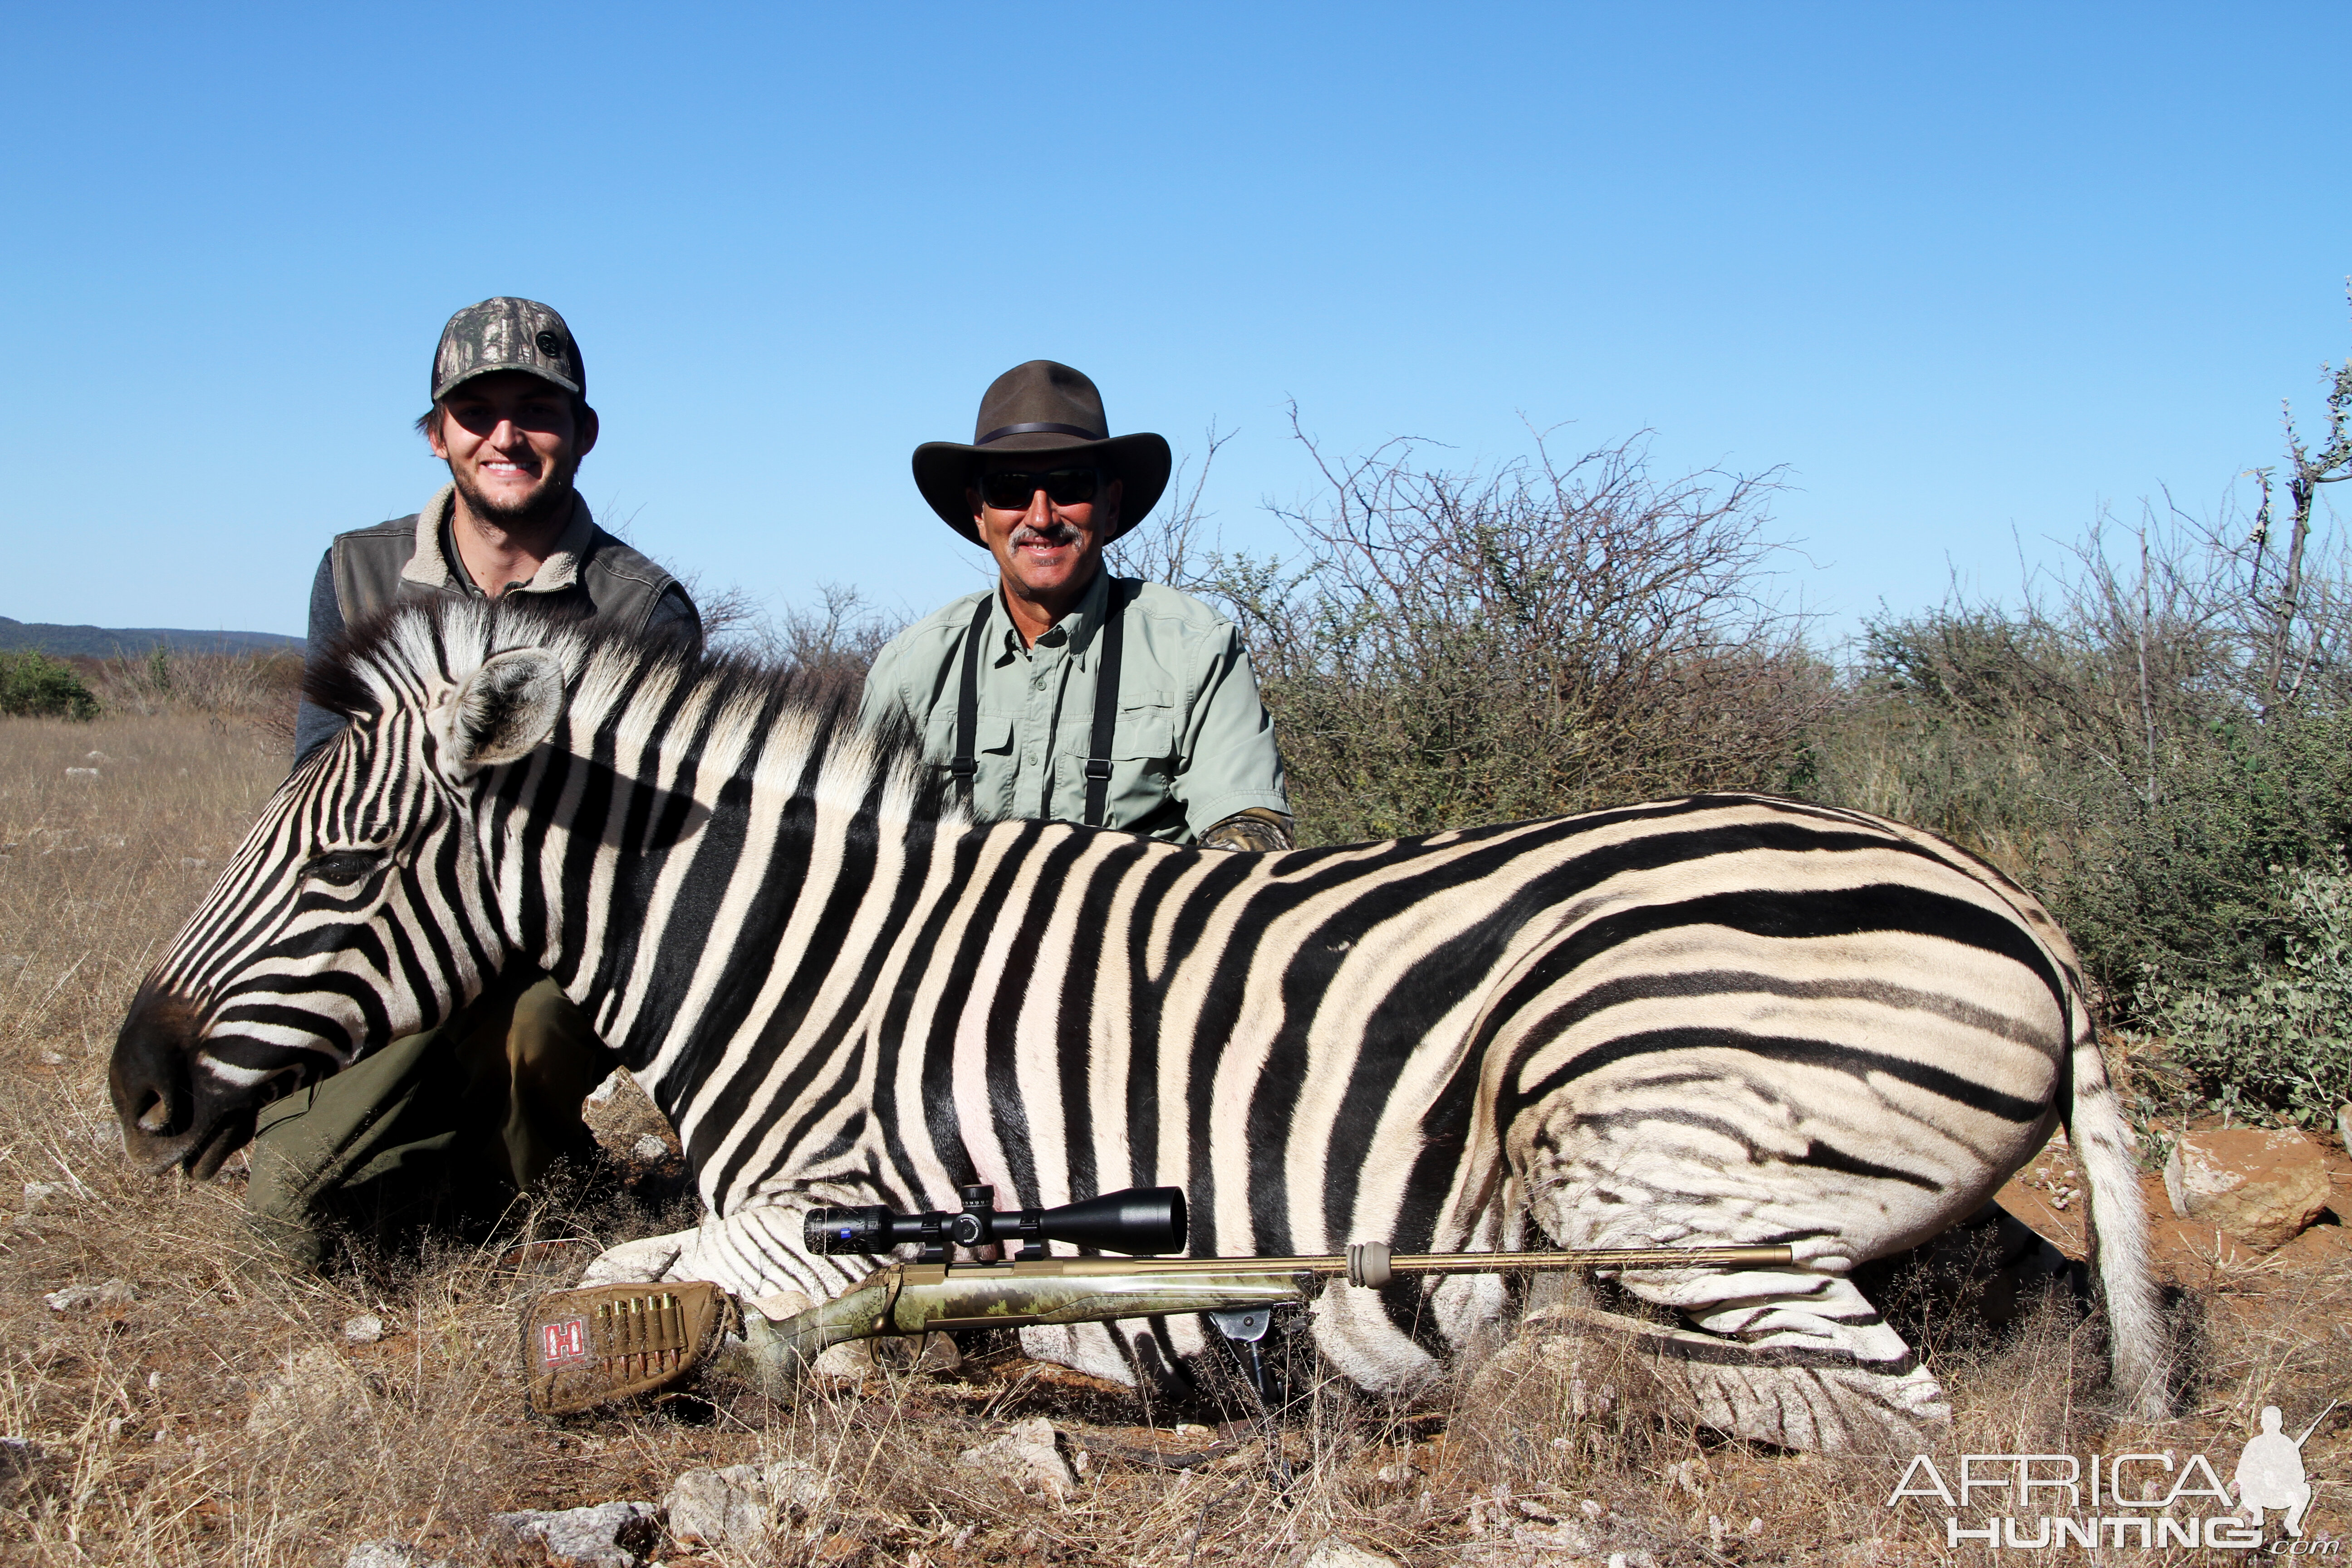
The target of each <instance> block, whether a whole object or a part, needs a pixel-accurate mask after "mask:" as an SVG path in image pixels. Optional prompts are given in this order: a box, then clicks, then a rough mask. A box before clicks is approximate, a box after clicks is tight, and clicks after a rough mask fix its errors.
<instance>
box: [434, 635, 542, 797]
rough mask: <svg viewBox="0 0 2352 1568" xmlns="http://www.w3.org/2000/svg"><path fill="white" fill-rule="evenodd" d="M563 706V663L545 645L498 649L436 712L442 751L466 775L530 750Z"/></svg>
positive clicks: (454, 768) (460, 774)
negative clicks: (501, 651) (542, 646)
mask: <svg viewBox="0 0 2352 1568" xmlns="http://www.w3.org/2000/svg"><path fill="white" fill-rule="evenodd" d="M562 711H563V667H562V665H561V664H559V663H558V662H557V661H556V658H555V656H554V655H553V654H551V653H549V652H548V651H547V650H546V649H544V648H536V647H518V648H509V649H508V650H507V651H506V652H504V653H501V654H494V655H492V656H491V657H490V658H488V660H486V661H484V663H483V665H482V668H479V669H478V670H476V671H474V673H473V674H471V675H469V676H467V677H466V679H465V681H464V682H463V683H462V684H461V685H459V686H458V688H457V689H456V690H455V691H453V692H451V693H450V694H449V696H448V698H447V699H446V700H445V701H444V702H443V704H442V707H441V710H440V712H439V713H438V714H436V716H435V718H436V728H437V729H439V731H441V755H442V759H443V761H444V763H446V766H447V767H448V769H449V771H450V773H453V774H456V775H457V776H458V777H460V778H462V777H464V776H465V775H466V774H467V773H473V772H474V771H475V770H477V769H478V768H494V767H497V766H499V764H501V763H511V762H515V761H518V760H520V759H521V758H523V757H527V756H529V755H530V753H531V751H532V749H533V748H534V747H536V746H537V745H538V744H539V743H540V742H541V741H544V740H546V739H547V737H548V735H549V734H550V733H551V731H553V730H554V729H555V721H556V719H557V718H558V717H559V716H560V715H561V714H562Z"/></svg>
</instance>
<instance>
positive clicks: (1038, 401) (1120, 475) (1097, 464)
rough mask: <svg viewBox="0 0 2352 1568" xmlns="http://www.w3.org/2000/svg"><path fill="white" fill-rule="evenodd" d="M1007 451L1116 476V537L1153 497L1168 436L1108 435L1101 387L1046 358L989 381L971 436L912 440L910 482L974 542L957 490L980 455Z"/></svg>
mask: <svg viewBox="0 0 2352 1568" xmlns="http://www.w3.org/2000/svg"><path fill="white" fill-rule="evenodd" d="M1010 452H1040V453H1048V452H1049V453H1051V454H1052V457H1051V458H1050V459H1047V460H1045V461H1043V462H1041V463H1040V464H1039V465H1038V466H1039V467H1040V468H1100V469H1101V470H1102V471H1103V472H1104V473H1106V474H1108V475H1109V476H1111V477H1112V478H1113V479H1118V481H1120V483H1121V485H1122V486H1123V487H1124V489H1122V490H1121V492H1120V496H1119V506H1118V529H1117V530H1116V531H1114V532H1112V533H1111V534H1110V535H1109V538H1111V539H1117V538H1118V536H1119V534H1122V533H1125V532H1126V531H1128V530H1129V529H1130V528H1133V527H1134V526H1135V525H1136V524H1137V523H1139V522H1141V521H1143V520H1144V517H1145V516H1146V515H1147V514H1148V513H1149V512H1150V510H1151V509H1152V508H1153V507H1154V506H1157V505H1158V504H1159V503H1160V491H1162V490H1164V489H1167V488H1168V470H1169V468H1171V465H1172V464H1173V462H1174V459H1173V458H1171V457H1170V455H1169V451H1168V443H1167V442H1166V441H1165V440H1163V439H1161V438H1160V437H1158V436H1153V435H1150V434H1149V433H1143V432H1139V433H1138V434H1136V435H1133V436H1113V435H1112V434H1111V433H1110V422H1109V421H1108V419H1106V418H1104V417H1103V405H1102V394H1101V393H1099V392H1097V391H1096V390H1095V384H1094V383H1093V382H1091V381H1088V380H1087V378H1086V376H1085V375H1083V374H1080V373H1079V372H1077V371H1075V370H1072V369H1071V368H1070V367H1069V366H1068V365H1066V364H1055V363H1054V362H1053V361H1052V360H1049V359H1033V360H1031V361H1030V362H1029V363H1027V364H1019V365H1014V366H1013V368H1012V369H1011V370H1008V371H1006V372H1005V373H1004V374H1003V375H1000V376H998V377H997V378H996V379H995V380H994V381H992V382H991V383H989V386H988V390H987V392H985V393H983V394H982V396H981V399H980V418H979V420H978V422H977V423H975V424H974V425H973V426H972V437H971V445H970V446H968V447H967V446H961V445H959V444H958V443H956V442H953V441H926V442H924V443H923V444H922V445H921V446H919V447H916V448H915V488H916V489H919V490H920V491H922V492H923V499H924V500H927V501H929V502H930V503H931V510H933V511H935V512H938V513H939V514H940V521H943V522H945V523H946V524H947V525H948V526H949V527H950V528H952V529H954V530H955V531H957V532H958V533H961V534H962V535H963V536H964V537H965V538H966V539H968V540H970V541H971V542H973V543H974V544H978V543H979V542H981V539H980V531H979V530H978V529H975V528H974V527H972V523H971V502H970V501H969V500H966V499H965V495H964V492H965V490H966V489H967V488H969V486H970V485H971V476H972V473H973V471H974V470H975V468H977V467H978V465H979V461H980V459H981V458H989V457H996V456H999V455H1001V454H1003V453H1010Z"/></svg>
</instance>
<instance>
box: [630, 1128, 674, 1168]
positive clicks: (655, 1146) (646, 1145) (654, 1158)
mask: <svg viewBox="0 0 2352 1568" xmlns="http://www.w3.org/2000/svg"><path fill="white" fill-rule="evenodd" d="M629 1152H630V1153H632V1154H635V1156H636V1157H637V1158H638V1159H640V1160H642V1161H644V1162H645V1163H646V1164H648V1165H657V1164H659V1163H661V1162H663V1161H664V1160H667V1159H668V1158H669V1145H668V1144H667V1143H665V1142H662V1141H661V1140H660V1139H658V1138H656V1137H655V1136H654V1135H653V1134H652V1133H650V1132H648V1133H646V1134H645V1135H644V1136H643V1137H641V1138H639V1139H638V1140H637V1141H636V1142H635V1144H634V1145H632V1146H631V1148H630V1150H629Z"/></svg>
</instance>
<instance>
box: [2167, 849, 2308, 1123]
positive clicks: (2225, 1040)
mask: <svg viewBox="0 0 2352 1568" xmlns="http://www.w3.org/2000/svg"><path fill="white" fill-rule="evenodd" d="M2273 877H2274V880H2275V881H2276V882H2277V883H2278V884H2279V888H2280V891H2281V894H2282V895H2283V896H2282V898H2281V900H2280V901H2281V902H2282V903H2283V904H2284V912H2285V923H2286V926H2287V932H2286V936H2285V940H2284V946H2285V957H2284V959H2283V960H2282V961H2281V962H2280V963H2276V964H2269V963H2260V964H2256V965H2255V966H2254V967H2253V971H2252V974H2251V975H2250V976H2249V977H2247V978H2245V979H2242V980H2237V981H2234V982H2233V983H2231V985H2230V987H2229V988H2228V989H2227V990H2223V989H2221V987H2218V986H2212V985H2195V984H2176V983H2174V982H2172V981H2170V980H2168V978H2167V977H2166V976H2165V975H2164V973H2162V972H2161V971H2157V972H2153V973H2150V974H2149V975H2148V976H2147V980H2146V981H2145V982H2144V983H2143V984H2142V985H2141V988H2140V996H2141V1003H2142V1006H2143V1009H2144V1012H2145V1014H2146V1016H2147V1022H2148V1025H2149V1026H2150V1027H2151V1028H2152V1029H2153V1030H2155V1031H2156V1032H2158V1033H2159V1034H2164V1035H2168V1036H2169V1037H2170V1053H2169V1054H2170V1055H2171V1057H2172V1059H2173V1060H2174V1061H2175V1062H2177V1063H2178V1064H2179V1066H2181V1067H2182V1068H2187V1069H2188V1070H2189V1072H2191V1073H2193V1074H2195V1075H2196V1076H2197V1078H2198V1079H2200V1080H2201V1083H2200V1088H2201V1089H2203V1091H2204V1098H2206V1099H2207V1100H2210V1101H2211V1102H2213V1103H2215V1104H2217V1105H2220V1106H2221V1107H2223V1108H2224V1109H2227V1110H2236V1111H2238V1112H2240V1113H2241V1114H2243V1113H2246V1112H2248V1111H2258V1112H2259V1111H2268V1112H2272V1113H2274V1114H2276V1115H2278V1116H2279V1117H2280V1118H2282V1119H2283V1120H2285V1121H2299V1122H2303V1123H2305V1124H2306V1125H2310V1126H2324V1125H2326V1122H2327V1121H2328V1120H2329V1119H2330V1118H2331V1117H2333V1116H2334V1115H2335V1112H2336V1107H2337V1106H2339V1105H2341V1104H2343V1103H2344V1102H2345V1101H2346V1100H2347V1099H2352V874H2347V868H2346V866H2345V863H2344V861H2343V860H2342V858H2340V857H2339V858H2337V859H2336V861H2335V863H2334V865H2333V867H2332V868H2317V869H2314V868H2305V869H2300V870H2284V871H2281V870H2279V869H2278V868H2273Z"/></svg>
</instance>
